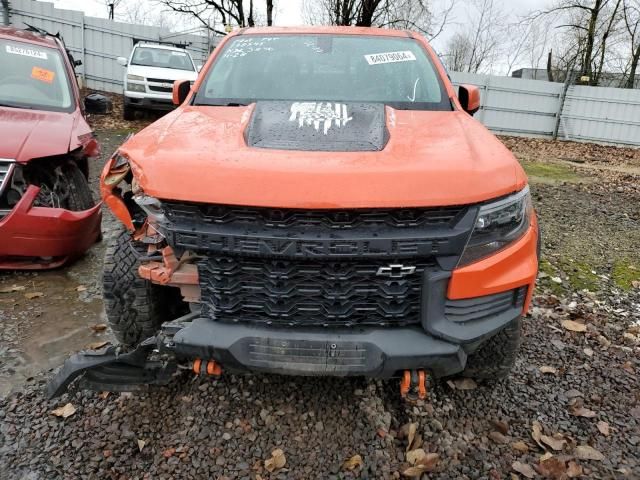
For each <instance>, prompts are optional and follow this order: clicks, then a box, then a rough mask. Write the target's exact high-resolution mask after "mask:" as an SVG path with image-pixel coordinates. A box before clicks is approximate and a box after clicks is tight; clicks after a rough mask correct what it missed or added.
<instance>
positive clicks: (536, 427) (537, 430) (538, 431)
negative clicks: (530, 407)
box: [531, 420, 544, 448]
mask: <svg viewBox="0 0 640 480" xmlns="http://www.w3.org/2000/svg"><path fill="white" fill-rule="evenodd" d="M541 437H542V425H540V422H538V421H537V420H536V421H534V422H533V424H532V426H531V438H533V439H534V440H535V442H536V443H537V444H538V446H539V447H540V448H544V445H542V442H541V440H540V439H541Z"/></svg>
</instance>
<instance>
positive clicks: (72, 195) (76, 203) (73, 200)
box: [65, 163, 95, 212]
mask: <svg viewBox="0 0 640 480" xmlns="http://www.w3.org/2000/svg"><path fill="white" fill-rule="evenodd" d="M65 175H66V176H67V178H68V179H69V195H68V196H67V199H66V208H67V209H69V210H71V211H73V212H81V211H83V210H89V209H90V208H92V207H93V206H94V205H95V202H94V201H93V196H92V195H91V189H90V188H89V183H88V182H87V177H85V176H84V173H82V171H81V170H80V168H79V167H78V166H77V165H76V164H75V163H70V164H69V165H67V166H66V167H65Z"/></svg>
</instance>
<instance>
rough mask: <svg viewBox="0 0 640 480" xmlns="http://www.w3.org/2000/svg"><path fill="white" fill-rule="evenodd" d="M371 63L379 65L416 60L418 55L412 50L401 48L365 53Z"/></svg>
mask: <svg viewBox="0 0 640 480" xmlns="http://www.w3.org/2000/svg"><path fill="white" fill-rule="evenodd" d="M364 58H366V59H367V63H368V64H369V65H379V64H381V63H396V62H414V61H415V60H416V56H415V55H414V54H413V52H412V51H410V50H401V51H399V52H385V53H372V54H370V55H365V56H364Z"/></svg>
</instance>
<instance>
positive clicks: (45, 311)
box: [0, 270, 112, 396]
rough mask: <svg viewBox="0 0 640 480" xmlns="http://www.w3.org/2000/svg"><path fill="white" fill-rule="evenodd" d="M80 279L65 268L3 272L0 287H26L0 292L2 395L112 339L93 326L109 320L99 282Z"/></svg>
mask: <svg viewBox="0 0 640 480" xmlns="http://www.w3.org/2000/svg"><path fill="white" fill-rule="evenodd" d="M79 280H82V279H78V277H77V276H76V275H73V276H72V275H69V274H68V272H65V271H63V270H58V271H53V272H38V273H13V274H11V273H1V274H0V290H2V289H5V288H6V287H10V286H13V285H17V286H19V287H25V289H24V290H20V291H16V292H11V293H0V321H1V325H0V328H2V331H1V332H0V396H5V395H7V394H8V393H9V392H11V391H13V390H15V389H17V388H19V387H20V386H21V385H22V384H23V383H24V382H26V381H27V380H28V379H29V378H30V377H32V376H34V375H36V374H38V373H40V372H43V371H47V370H50V369H53V368H56V367H58V366H60V365H61V364H62V363H63V362H64V360H65V359H66V358H67V357H68V356H69V355H70V354H72V353H75V352H77V351H78V350H82V349H84V348H86V347H87V346H88V345H89V344H91V343H95V342H101V341H106V340H112V337H111V335H110V333H109V332H107V331H106V330H105V331H101V332H96V331H95V330H94V329H92V328H91V327H92V326H94V325H97V324H104V323H105V322H106V319H105V316H104V309H103V306H102V299H101V298H100V296H99V295H94V294H93V293H92V292H93V291H94V290H96V289H97V287H96V285H95V282H85V283H86V284H81V283H79ZM89 283H92V284H89ZM40 294H42V295H41V296H37V295H40ZM29 296H31V297H34V296H35V298H28V297H29Z"/></svg>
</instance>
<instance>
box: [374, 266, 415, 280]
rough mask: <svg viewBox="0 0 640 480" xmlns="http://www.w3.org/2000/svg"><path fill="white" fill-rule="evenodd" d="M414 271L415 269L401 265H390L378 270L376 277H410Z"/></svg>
mask: <svg viewBox="0 0 640 480" xmlns="http://www.w3.org/2000/svg"><path fill="white" fill-rule="evenodd" d="M415 271H416V267H412V266H407V265H402V264H391V265H388V266H386V267H380V268H378V271H377V272H376V275H377V276H379V277H391V278H402V277H406V276H407V275H411V274H412V273H414V272H415Z"/></svg>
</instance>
